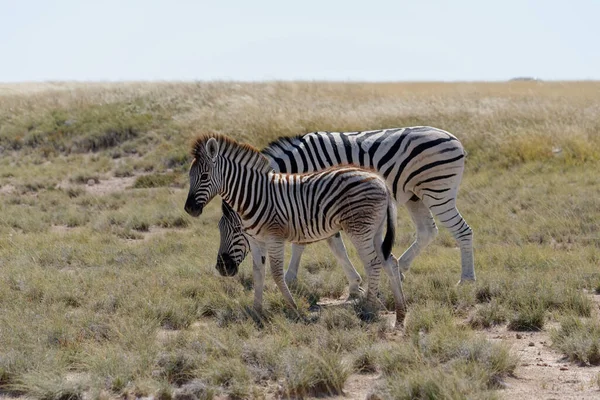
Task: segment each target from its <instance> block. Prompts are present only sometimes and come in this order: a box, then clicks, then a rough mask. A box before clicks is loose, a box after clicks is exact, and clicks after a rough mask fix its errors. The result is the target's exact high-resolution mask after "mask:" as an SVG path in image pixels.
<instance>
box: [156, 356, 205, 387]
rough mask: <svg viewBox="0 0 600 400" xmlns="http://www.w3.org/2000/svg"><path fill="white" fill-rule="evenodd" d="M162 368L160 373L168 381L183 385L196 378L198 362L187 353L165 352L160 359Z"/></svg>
mask: <svg viewBox="0 0 600 400" xmlns="http://www.w3.org/2000/svg"><path fill="white" fill-rule="evenodd" d="M158 366H159V367H160V368H161V370H160V375H161V376H162V377H163V378H165V379H166V380H167V382H169V383H171V384H175V385H178V386H180V385H183V384H184V383H187V382H189V381H191V380H192V379H193V378H194V370H195V369H196V367H197V366H196V364H195V362H194V359H193V358H192V357H190V356H189V355H187V354H185V353H177V354H163V355H162V356H161V357H160V359H159V360H158Z"/></svg>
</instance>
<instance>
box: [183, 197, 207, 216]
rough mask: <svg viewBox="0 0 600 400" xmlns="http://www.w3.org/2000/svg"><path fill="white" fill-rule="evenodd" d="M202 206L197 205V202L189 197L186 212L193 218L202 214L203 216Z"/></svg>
mask: <svg viewBox="0 0 600 400" xmlns="http://www.w3.org/2000/svg"><path fill="white" fill-rule="evenodd" d="M202 208H203V207H202V206H199V205H198V204H196V201H195V200H194V198H193V197H192V196H188V198H187V200H186V202H185V207H184V209H185V212H187V213H188V214H189V215H191V216H192V217H197V216H199V215H200V214H202Z"/></svg>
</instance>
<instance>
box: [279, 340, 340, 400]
mask: <svg viewBox="0 0 600 400" xmlns="http://www.w3.org/2000/svg"><path fill="white" fill-rule="evenodd" d="M283 370H284V376H285V381H284V391H285V394H286V395H287V396H297V397H304V396H323V395H329V396H335V395H340V394H342V389H343V388H344V384H345V383H346V379H348V376H349V374H350V368H349V367H348V366H347V365H345V364H344V363H343V362H342V358H341V355H340V354H337V353H334V352H330V351H327V352H323V351H320V352H316V351H312V350H309V349H302V350H300V351H293V352H289V353H288V354H287V356H286V357H285V361H284V366H283Z"/></svg>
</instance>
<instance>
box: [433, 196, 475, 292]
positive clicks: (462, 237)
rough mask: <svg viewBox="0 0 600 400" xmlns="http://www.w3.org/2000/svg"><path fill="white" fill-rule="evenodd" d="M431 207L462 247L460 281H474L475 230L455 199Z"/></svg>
mask: <svg viewBox="0 0 600 400" xmlns="http://www.w3.org/2000/svg"><path fill="white" fill-rule="evenodd" d="M428 205H429V204H428ZM429 208H430V209H431V212H433V214H434V215H435V216H436V217H437V218H438V219H439V221H440V224H442V226H444V227H445V228H446V229H448V230H449V231H450V233H452V236H454V239H455V240H456V241H457V243H458V245H459V247H460V258H461V275H460V281H459V283H464V282H466V281H474V280H475V266H474V260H473V230H472V229H471V227H470V226H469V225H468V224H467V222H466V221H465V220H464V218H463V217H462V215H460V213H459V212H458V209H457V208H456V203H455V199H452V200H451V201H450V202H447V203H445V204H443V203H442V204H440V205H436V204H432V205H430V206H429Z"/></svg>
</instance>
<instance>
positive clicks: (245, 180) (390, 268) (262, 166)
mask: <svg viewBox="0 0 600 400" xmlns="http://www.w3.org/2000/svg"><path fill="white" fill-rule="evenodd" d="M193 155H194V161H193V162H192V165H191V167H190V174H189V175H190V191H189V194H188V199H187V201H186V205H185V210H186V211H187V212H188V213H189V214H190V215H193V216H198V215H200V214H201V213H202V210H203V208H204V206H205V205H206V204H207V203H208V202H209V201H210V200H211V199H212V198H214V196H215V195H217V194H219V195H221V197H222V198H223V200H224V201H225V202H226V203H227V204H228V205H229V206H230V207H231V208H232V209H233V210H235V211H236V212H237V213H238V214H239V216H240V218H241V219H240V226H241V228H242V229H243V230H244V232H245V233H246V234H247V236H248V239H249V243H250V245H251V246H252V247H253V251H256V252H258V253H259V254H260V255H261V257H260V259H258V257H254V269H253V273H254V283H255V301H254V306H255V308H256V309H257V310H260V309H261V308H262V288H263V284H264V257H263V256H264V255H265V254H267V253H268V256H269V262H270V266H271V271H272V274H273V277H274V280H275V282H276V284H277V285H278V287H279V289H280V290H281V292H282V293H283V295H284V297H285V299H286V301H287V302H288V304H290V305H291V306H293V307H296V305H295V302H294V300H293V299H292V297H291V294H290V292H289V289H288V287H287V285H286V283H285V281H284V278H283V259H284V257H283V253H284V243H285V242H286V241H289V242H292V243H298V244H306V243H311V242H315V241H319V240H324V239H329V238H332V237H335V236H336V234H337V233H338V232H339V231H341V230H343V231H345V232H346V234H347V235H348V237H349V239H350V240H351V242H352V243H353V245H354V246H355V247H356V249H357V252H358V255H359V257H360V258H361V260H362V261H363V263H364V264H365V271H366V272H367V276H368V289H367V300H368V301H370V302H372V303H374V302H375V300H376V293H377V290H378V286H379V276H380V270H381V268H382V267H383V268H384V270H385V272H386V273H387V274H388V275H389V277H390V283H391V287H392V292H393V294H394V300H395V304H396V318H397V322H399V323H402V321H403V320H404V315H405V311H406V309H405V302H404V296H403V294H402V284H401V281H400V274H399V270H398V265H397V263H396V260H395V259H394V257H392V256H391V247H392V244H393V242H394V235H395V233H394V232H395V223H396V203H395V202H394V200H393V199H392V196H391V193H390V192H389V190H388V188H387V186H386V183H385V181H384V180H383V179H382V178H381V177H379V176H378V175H377V174H375V173H373V172H370V171H367V170H365V169H361V168H357V167H353V166H336V167H330V168H326V169H323V170H321V171H319V172H312V173H303V174H298V173H290V174H286V173H278V172H275V171H273V170H272V169H271V166H270V164H269V161H268V159H267V158H266V157H265V156H264V155H262V154H261V153H260V152H258V151H257V150H255V149H254V148H252V147H251V146H247V145H241V144H239V143H237V142H235V141H234V140H231V139H228V138H226V137H224V136H222V135H209V136H202V137H200V138H198V139H197V141H196V143H195V145H194V150H193ZM386 227H387V229H385V228H386ZM384 231H385V238H384V237H383V233H384ZM257 259H258V260H257ZM217 267H218V268H219V266H217ZM219 272H220V273H221V274H223V275H232V274H235V273H236V272H237V265H236V266H235V269H234V270H230V269H228V268H227V266H226V265H225V268H219Z"/></svg>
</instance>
